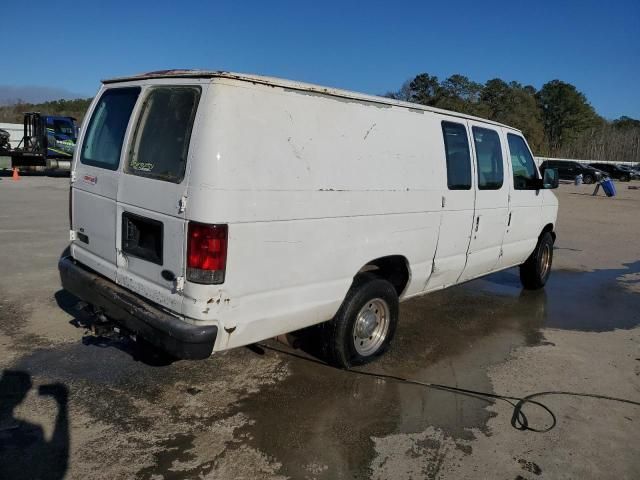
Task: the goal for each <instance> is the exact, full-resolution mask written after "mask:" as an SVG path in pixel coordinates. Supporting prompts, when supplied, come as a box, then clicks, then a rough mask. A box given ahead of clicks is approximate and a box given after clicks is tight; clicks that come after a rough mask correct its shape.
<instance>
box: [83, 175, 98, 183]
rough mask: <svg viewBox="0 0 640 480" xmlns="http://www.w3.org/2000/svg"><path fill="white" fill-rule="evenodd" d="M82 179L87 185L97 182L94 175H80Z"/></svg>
mask: <svg viewBox="0 0 640 480" xmlns="http://www.w3.org/2000/svg"><path fill="white" fill-rule="evenodd" d="M82 181H83V182H84V183H86V184H89V185H95V184H96V183H97V182H98V177H96V176H94V175H85V176H84V177H82Z"/></svg>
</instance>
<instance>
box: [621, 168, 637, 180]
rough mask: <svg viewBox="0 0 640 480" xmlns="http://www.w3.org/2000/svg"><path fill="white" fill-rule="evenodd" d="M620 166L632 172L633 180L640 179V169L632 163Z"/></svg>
mask: <svg viewBox="0 0 640 480" xmlns="http://www.w3.org/2000/svg"><path fill="white" fill-rule="evenodd" d="M620 168H622V169H623V170H626V171H627V172H629V173H630V174H631V180H638V179H640V169H638V168H634V167H632V166H631V165H620Z"/></svg>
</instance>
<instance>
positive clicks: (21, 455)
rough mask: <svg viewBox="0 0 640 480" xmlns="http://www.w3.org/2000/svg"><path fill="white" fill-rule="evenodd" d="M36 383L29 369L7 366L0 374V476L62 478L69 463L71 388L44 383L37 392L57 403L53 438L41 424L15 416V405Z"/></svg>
mask: <svg viewBox="0 0 640 480" xmlns="http://www.w3.org/2000/svg"><path fill="white" fill-rule="evenodd" d="M32 387H33V382H32V380H31V375H29V374H28V373H27V372H23V371H16V370H5V371H4V372H3V373H2V377H0V478H2V479H4V478H6V479H12V480H19V479H47V480H54V479H61V478H64V476H65V473H66V471H67V468H68V464H69V412H68V397H69V390H68V388H67V387H66V386H64V385H62V384H59V383H57V384H53V385H42V386H40V387H39V388H38V394H39V395H41V396H49V397H51V398H53V399H54V400H55V402H56V405H57V412H56V420H55V425H54V429H53V434H52V435H51V439H50V440H47V439H46V438H45V434H44V430H43V428H42V426H40V425H38V424H35V423H31V422H29V421H27V420H23V419H20V418H17V417H16V415H15V414H16V412H15V410H16V408H18V406H19V405H20V404H21V403H22V402H23V401H24V399H25V398H26V396H27V394H28V393H29V391H30V390H31V388H32Z"/></svg>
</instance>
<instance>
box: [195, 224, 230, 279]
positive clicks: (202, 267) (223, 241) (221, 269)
mask: <svg viewBox="0 0 640 480" xmlns="http://www.w3.org/2000/svg"><path fill="white" fill-rule="evenodd" d="M227 237H228V228H227V225H207V224H204V223H195V222H189V230H188V233H187V242H188V243H187V280H188V281H190V282H194V283H205V284H219V283H223V282H224V274H225V269H226V267H227Z"/></svg>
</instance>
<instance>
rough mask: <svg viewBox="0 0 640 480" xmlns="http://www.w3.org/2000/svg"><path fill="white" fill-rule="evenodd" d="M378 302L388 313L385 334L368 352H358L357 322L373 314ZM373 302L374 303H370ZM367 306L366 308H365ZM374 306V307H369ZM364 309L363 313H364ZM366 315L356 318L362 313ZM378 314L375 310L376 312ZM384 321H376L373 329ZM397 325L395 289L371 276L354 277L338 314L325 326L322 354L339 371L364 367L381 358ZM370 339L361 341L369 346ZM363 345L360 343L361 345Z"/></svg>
mask: <svg viewBox="0 0 640 480" xmlns="http://www.w3.org/2000/svg"><path fill="white" fill-rule="evenodd" d="M379 301H383V302H385V303H386V305H387V307H388V310H385V313H386V315H384V316H385V317H386V320H387V322H386V325H387V327H386V330H385V333H384V334H380V335H378V336H377V339H376V340H374V341H373V342H374V344H373V345H372V346H371V348H373V350H372V351H370V352H365V353H364V354H363V353H362V352H359V351H358V349H359V348H360V349H362V347H361V346H360V347H357V346H356V341H357V337H356V321H357V320H358V319H359V318H363V317H364V316H365V315H366V312H371V314H373V311H374V309H375V308H376V305H378V303H379ZM371 302H374V303H371ZM368 303H369V305H367V304H368ZM372 305H373V307H372ZM365 309H366V310H365ZM363 310H364V311H365V314H362V315H359V314H361V313H362V311H363ZM375 313H376V314H377V313H378V310H375ZM383 322H385V320H382V319H381V320H376V323H375V325H376V327H375V329H376V330H377V329H378V326H377V325H379V324H382V323H383ZM397 324H398V294H397V292H396V289H395V288H394V287H393V285H391V283H389V282H388V281H386V280H384V279H382V278H379V277H376V276H375V275H372V274H363V275H359V276H358V277H356V279H355V280H354V282H353V285H352V286H351V288H350V289H349V292H347V296H346V298H345V299H344V301H343V302H342V305H341V306H340V309H339V310H338V313H336V315H335V317H333V320H331V321H329V322H326V323H325V324H324V329H323V330H324V339H323V340H324V352H325V356H326V360H327V362H328V363H330V364H331V365H333V366H335V367H338V368H349V367H352V366H355V365H363V364H365V363H368V362H370V361H372V360H374V359H375V358H377V357H379V356H380V355H382V354H383V353H384V352H385V351H386V350H387V349H388V348H389V344H390V343H391V340H392V339H393V336H394V334H395V331H396V326H397ZM372 338H373V337H369V339H368V340H367V339H364V340H363V341H367V342H371V339H372ZM360 345H362V343H361V344H360Z"/></svg>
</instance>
